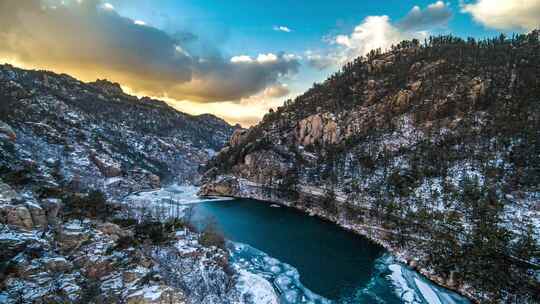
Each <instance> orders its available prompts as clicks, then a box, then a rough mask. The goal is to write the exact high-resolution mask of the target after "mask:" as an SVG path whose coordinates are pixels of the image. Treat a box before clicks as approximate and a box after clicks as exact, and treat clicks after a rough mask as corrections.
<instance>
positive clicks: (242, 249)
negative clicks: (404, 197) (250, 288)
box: [192, 199, 468, 304]
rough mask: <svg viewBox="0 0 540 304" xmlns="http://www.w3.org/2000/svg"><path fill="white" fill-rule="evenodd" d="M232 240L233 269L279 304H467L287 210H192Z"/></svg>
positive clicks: (380, 253) (358, 241)
mask: <svg viewBox="0 0 540 304" xmlns="http://www.w3.org/2000/svg"><path fill="white" fill-rule="evenodd" d="M192 214H193V216H192V221H193V222H194V223H196V224H197V226H198V227H203V226H205V225H207V224H208V223H210V222H212V223H214V224H215V225H216V227H217V228H218V229H219V230H220V231H222V233H223V234H224V235H225V237H226V238H227V239H228V240H230V246H229V247H230V252H231V259H232V262H233V263H234V264H235V266H236V267H237V268H242V269H246V270H248V271H250V272H252V273H255V274H257V275H260V276H262V277H264V278H266V279H267V280H268V281H270V282H271V283H272V284H273V285H274V287H275V289H276V291H277V292H278V293H279V294H280V295H281V297H282V298H281V300H282V302H283V303H302V302H304V303H330V302H338V303H388V304H392V303H468V302H467V301H466V300H465V299H463V298H461V297H459V296H457V295H456V294H453V293H451V292H449V291H446V290H444V289H442V288H440V287H438V286H434V285H433V284H431V283H430V282H428V281H427V280H425V279H424V278H422V277H420V276H419V275H418V274H416V273H415V272H414V271H411V270H409V269H408V268H406V267H405V266H403V265H400V264H398V263H396V262H395V261H394V260H393V258H392V257H391V256H389V255H388V254H386V252H385V251H384V249H383V248H381V247H379V246H378V245H376V244H374V243H371V242H370V241H368V240H367V239H366V238H364V237H361V236H358V235H355V234H353V233H350V232H347V231H345V230H343V229H341V228H339V227H337V226H336V225H334V224H332V223H329V222H326V221H323V220H321V219H319V218H316V217H310V216H307V215H306V214H304V213H301V212H299V211H297V210H294V209H292V208H286V207H279V208H276V207H275V205H270V204H268V203H265V202H259V201H255V200H247V199H239V200H230V201H219V202H203V203H199V204H196V205H194V207H193V211H192Z"/></svg>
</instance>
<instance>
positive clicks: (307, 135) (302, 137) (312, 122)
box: [296, 114, 323, 146]
mask: <svg viewBox="0 0 540 304" xmlns="http://www.w3.org/2000/svg"><path fill="white" fill-rule="evenodd" d="M296 134H297V142H298V143H299V144H301V145H304V146H309V145H312V144H314V143H315V142H317V141H318V140H319V139H320V138H321V137H322V136H323V121H322V118H321V116H320V115H318V114H315V115H311V116H308V117H306V118H304V119H302V120H301V121H300V122H299V123H298V126H297V132H296Z"/></svg>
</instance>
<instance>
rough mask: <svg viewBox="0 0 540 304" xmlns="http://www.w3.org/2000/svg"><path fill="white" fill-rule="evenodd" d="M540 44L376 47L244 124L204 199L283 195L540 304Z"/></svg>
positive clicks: (524, 40) (429, 271)
mask: <svg viewBox="0 0 540 304" xmlns="http://www.w3.org/2000/svg"><path fill="white" fill-rule="evenodd" d="M539 141H540V44H539V41H538V32H533V33H531V34H529V35H521V36H516V37H513V38H512V39H507V38H506V39H505V38H504V37H500V38H496V39H492V40H486V41H478V42H477V41H473V40H468V41H463V40H461V39H458V38H454V37H437V38H432V39H430V40H429V41H426V43H425V44H424V45H419V43H418V42H416V41H412V42H408V41H405V42H403V43H401V44H400V45H399V46H396V47H395V48H393V49H392V50H391V51H388V52H386V53H381V52H380V51H374V52H372V53H371V54H369V55H368V56H367V58H359V59H357V60H356V61H355V62H353V63H350V64H348V65H346V66H345V67H344V68H343V70H342V71H340V72H338V73H336V74H335V75H333V76H331V77H330V78H329V79H328V80H326V81H325V82H324V83H322V84H316V85H315V86H314V87H313V88H312V89H310V90H309V91H307V92H306V93H305V94H303V95H302V96H299V97H298V98H296V99H295V100H294V101H291V100H289V101H286V103H285V105H284V106H283V107H280V108H278V109H277V110H276V111H275V112H274V111H271V112H270V113H268V114H267V115H266V116H265V118H264V119H263V121H262V122H261V123H260V124H258V125H257V126H254V127H252V128H250V129H249V130H247V131H238V132H236V133H235V134H234V136H233V137H232V139H231V140H230V143H229V145H228V146H227V147H225V148H224V149H223V150H222V151H221V152H219V153H218V154H217V155H216V156H215V157H214V158H213V159H212V160H211V161H210V163H209V164H208V165H207V167H206V169H207V172H206V174H205V178H204V181H205V184H204V185H203V187H202V189H201V194H202V195H225V196H235V197H253V198H258V199H263V200H269V201H275V202H281V203H283V204H287V205H289V206H293V207H296V208H299V209H301V210H305V211H306V212H309V213H313V214H317V215H319V216H322V217H325V218H328V219H330V220H332V221H334V222H336V223H338V224H340V225H341V226H344V227H346V228H349V229H352V230H354V231H357V232H359V233H362V234H365V235H368V236H370V237H371V238H372V239H374V240H376V241H378V242H379V243H381V244H382V245H384V246H385V247H387V248H388V249H390V250H391V251H392V252H394V253H395V254H396V255H398V256H401V257H402V258H404V259H405V260H407V261H408V262H409V263H410V264H411V265H412V266H414V267H416V268H418V269H419V270H420V271H421V272H423V273H424V274H426V275H427V276H428V277H430V278H432V279H433V280H435V281H437V282H439V283H440V284H442V285H445V286H447V287H450V288H452V289H455V290H458V291H460V292H461V293H463V294H465V295H468V296H469V297H471V298H472V299H475V300H477V301H479V302H485V301H493V302H506V303H508V302H510V303H512V302H515V303H529V302H535V301H540V298H539V297H540V295H539V294H538V290H540V272H539V271H538V270H539V268H538V263H539V262H540V261H539V260H538V256H539V255H538V251H537V250H538V243H539V240H540V189H539V184H540V174H539V172H540V148H539V147H540V142H539Z"/></svg>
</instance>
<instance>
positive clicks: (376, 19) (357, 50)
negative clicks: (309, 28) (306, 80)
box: [307, 1, 452, 69]
mask: <svg viewBox="0 0 540 304" xmlns="http://www.w3.org/2000/svg"><path fill="white" fill-rule="evenodd" d="M451 16H452V13H451V11H450V9H449V8H448V5H446V4H445V3H444V2H442V1H437V2H435V3H433V4H430V5H428V6H427V7H426V8H425V9H424V10H422V9H421V8H420V7H418V6H415V7H413V8H412V9H411V11H409V13H408V14H407V15H406V16H405V17H404V18H403V19H401V20H399V21H398V22H397V23H393V22H391V20H390V18H389V17H388V16H386V15H383V16H368V17H366V18H365V19H364V20H363V21H362V22H361V23H360V24H358V25H357V26H356V27H355V28H354V30H353V32H352V33H350V34H347V35H343V34H342V35H337V36H332V37H325V39H324V40H325V41H327V42H328V43H329V44H331V45H334V46H335V47H334V48H331V49H330V50H329V51H327V52H325V53H322V54H321V53H310V54H308V55H307V58H308V64H310V65H311V66H312V67H314V68H317V69H326V68H328V67H330V66H332V65H334V66H335V65H338V66H339V65H343V64H344V63H346V62H349V61H351V60H353V59H354V58H357V57H358V56H363V55H366V54H367V53H369V52H370V51H371V50H374V49H378V48H381V49H382V50H386V49H388V48H390V47H391V46H392V45H395V44H398V43H399V42H401V41H402V40H405V39H413V38H417V39H423V38H425V37H426V36H427V35H429V30H432V29H433V28H434V27H438V26H442V25H445V24H446V23H447V22H448V21H449V20H450V18H451Z"/></svg>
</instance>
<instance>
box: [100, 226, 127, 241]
mask: <svg viewBox="0 0 540 304" xmlns="http://www.w3.org/2000/svg"><path fill="white" fill-rule="evenodd" d="M97 229H98V230H99V231H101V232H102V233H104V234H106V235H108V236H110V237H111V239H113V240H114V241H115V242H116V241H118V240H119V239H120V238H122V237H129V236H133V232H131V231H130V230H124V229H122V228H120V226H118V225H116V224H113V223H103V224H101V225H99V226H98V228H97Z"/></svg>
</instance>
